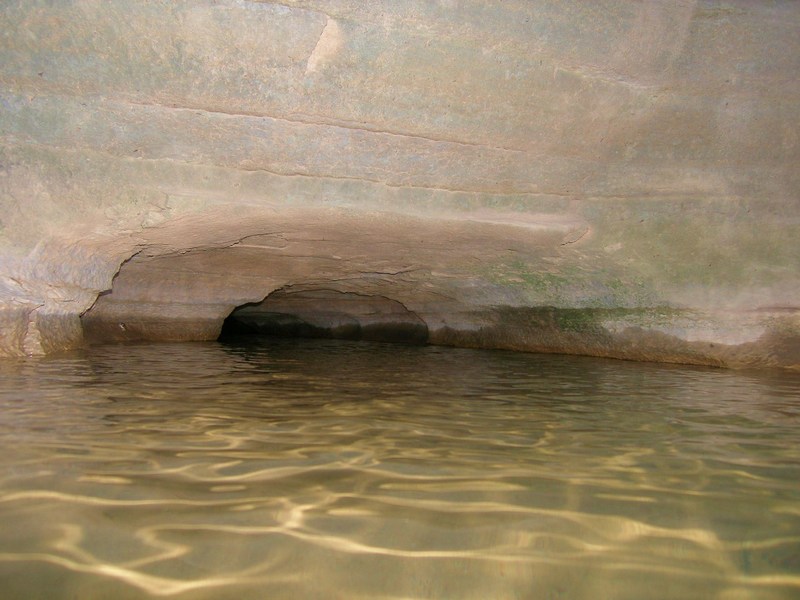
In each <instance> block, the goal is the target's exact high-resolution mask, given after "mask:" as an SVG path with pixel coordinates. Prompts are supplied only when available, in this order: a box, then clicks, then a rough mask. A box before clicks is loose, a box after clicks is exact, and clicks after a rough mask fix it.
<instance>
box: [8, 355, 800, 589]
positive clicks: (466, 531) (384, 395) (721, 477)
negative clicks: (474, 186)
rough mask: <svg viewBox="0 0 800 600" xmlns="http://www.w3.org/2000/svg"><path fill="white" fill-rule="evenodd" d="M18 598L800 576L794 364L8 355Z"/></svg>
mask: <svg viewBox="0 0 800 600" xmlns="http://www.w3.org/2000/svg"><path fill="white" fill-rule="evenodd" d="M0 377H1V378H2V379H1V380H0V411H2V419H0V449H1V450H2V458H0V519H2V521H0V522H1V523H2V528H0V582H2V588H3V593H2V597H3V598H26V599H28V598H48V599H50V598H81V599H86V598H112V597H113V598H147V597H162V596H166V597H171V598H209V599H211V598H213V599H218V598H325V599H328V598H385V599H400V598H480V599H487V598H493V599H494V598H498V599H504V598H587V599H588V598H592V599H594V598H615V599H617V598H630V599H640V598H681V599H683V598H698V599H700V598H702V599H709V598H710V599H719V600H744V599H762V598H763V599H778V598H795V597H800V400H799V399H798V398H800V377H798V376H795V375H791V374H785V373H774V374H769V373H768V374H763V373H758V374H754V373H740V372H731V371H718V370H710V369H699V368H685V367H675V366H672V367H671V366H657V365H643V364H634V363H625V362H618V361H603V360H593V359H579V358H568V357H555V356H536V355H526V354H514V353H506V352H486V351H471V350H454V349H443V348H430V347H422V348H420V347H404V346H391V345H381V344H353V343H345V342H332V341H308V342H297V341H276V342H273V343H270V344H264V345H261V346H257V345H249V346H247V345H240V346H237V345H228V346H223V345H219V344H182V345H142V346H110V347H102V348H97V349H94V350H93V351H92V353H91V354H83V353H81V354H74V355H69V356H62V357H57V358H48V359H40V360H24V361H16V362H14V361H12V362H5V363H0Z"/></svg>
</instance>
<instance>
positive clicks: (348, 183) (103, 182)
mask: <svg viewBox="0 0 800 600" xmlns="http://www.w3.org/2000/svg"><path fill="white" fill-rule="evenodd" d="M798 28H800V5H798V4H796V3H787V2H762V3H753V2H746V1H744V0H738V1H737V0H734V1H726V2H722V1H710V0H703V1H696V2H694V1H693V2H685V3H673V4H668V3H632V2H628V1H621V0H620V1H618V0H606V1H604V2H596V3H585V2H578V1H576V0H565V1H559V2H554V1H545V0H535V1H528V0H524V1H523V0H511V1H509V2H503V3H494V4H487V3H485V2H482V1H479V0H464V1H463V2H452V1H450V0H440V1H438V2H422V1H411V2H405V3H390V2H370V3H363V2H355V1H349V0H307V1H294V0H285V1H283V2H280V3H278V2H268V1H265V2H256V1H249V0H222V1H215V2H212V1H210V0H208V1H200V2H180V1H179V2H171V3H160V4H159V3H152V4H151V3H148V4H136V5H135V6H132V5H131V4H130V3H129V2H125V1H123V0H112V1H109V2H102V3H100V2H95V1H93V0H76V1H75V2H71V3H55V4H53V3H49V2H43V1H41V2H40V1H30V0H26V1H24V2H23V1H21V0H20V1H10V2H5V3H3V5H2V7H0V105H2V110H0V322H1V323H2V332H0V355H7V356H13V355H25V354H41V353H48V352H54V351H58V350H60V349H66V348H70V347H74V346H76V345H80V344H82V343H83V340H84V338H83V333H82V331H81V327H80V326H79V324H78V317H79V316H81V315H83V317H82V319H83V327H84V328H85V330H86V332H87V338H89V339H90V340H93V341H98V340H110V341H120V340H129V339H169V340H175V339H179V340H190V339H210V338H213V337H214V336H216V335H217V334H218V333H219V330H220V328H221V326H222V323H223V321H224V319H225V318H226V317H227V316H228V315H229V314H230V312H231V311H232V310H234V309H235V308H236V307H237V306H241V305H243V304H247V303H254V302H255V303H258V302H261V301H262V300H264V299H265V298H267V297H268V296H269V295H270V294H271V293H272V292H274V291H275V290H278V289H281V288H289V287H290V288H291V289H292V290H294V291H298V292H300V291H307V290H312V289H327V290H332V291H335V292H340V293H347V294H362V295H369V296H381V297H385V298H387V299H390V300H392V301H395V302H399V303H402V304H403V305H404V306H405V307H407V308H408V310H409V311H411V312H413V313H414V314H416V315H418V316H419V318H420V319H421V320H423V321H424V323H425V325H426V327H427V328H428V331H429V335H430V340H431V341H432V342H435V343H452V344H456V345H485V346H492V347H495V346H499V347H513V348H517V349H522V350H547V351H557V352H568V353H588V354H600V355H603V356H616V357H621V358H634V359H643V360H657V361H659V360H664V361H672V362H693V363H701V364H719V365H725V366H734V367H750V366H757V367H760V366H780V367H786V368H793V369H798V368H800V361H798V358H797V356H798V348H800V305H798V301H797V299H798V298H799V297H800V252H798V251H797V244H796V240H797V239H800V196H798V190H800V169H798V167H797V165H798V164H800V134H798V132H799V131H800V77H798V73H800V38H798V36H797V31H798ZM90 308H91V310H89V309H90ZM87 310H89V312H86V311H87ZM120 324H122V325H124V328H123V327H120Z"/></svg>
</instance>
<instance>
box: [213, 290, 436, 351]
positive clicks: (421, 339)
mask: <svg viewBox="0 0 800 600" xmlns="http://www.w3.org/2000/svg"><path fill="white" fill-rule="evenodd" d="M246 336H248V337H249V336H253V337H283V338H287V337H294V338H327V339H340V340H365V341H374V342H394V343H403V344H425V343H427V341H428V326H427V324H426V323H425V321H423V320H422V319H421V318H420V317H419V315H417V314H416V313H415V312H413V311H411V310H409V309H408V308H406V307H405V306H404V305H403V304H402V303H400V302H398V301H396V300H392V299H390V298H386V297H385V296H379V295H366V294H357V293H353V292H341V291H337V290H329V289H316V290H304V291H289V290H278V291H275V292H273V293H272V294H270V295H269V296H267V297H266V298H265V299H264V300H263V301H262V302H259V303H255V304H245V305H243V306H239V307H237V308H236V309H234V310H233V311H232V312H231V314H230V315H228V317H227V318H226V319H225V322H224V323H223V325H222V332H221V333H220V336H219V339H220V340H223V341H224V340H230V339H233V338H237V339H241V338H242V337H246Z"/></svg>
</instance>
